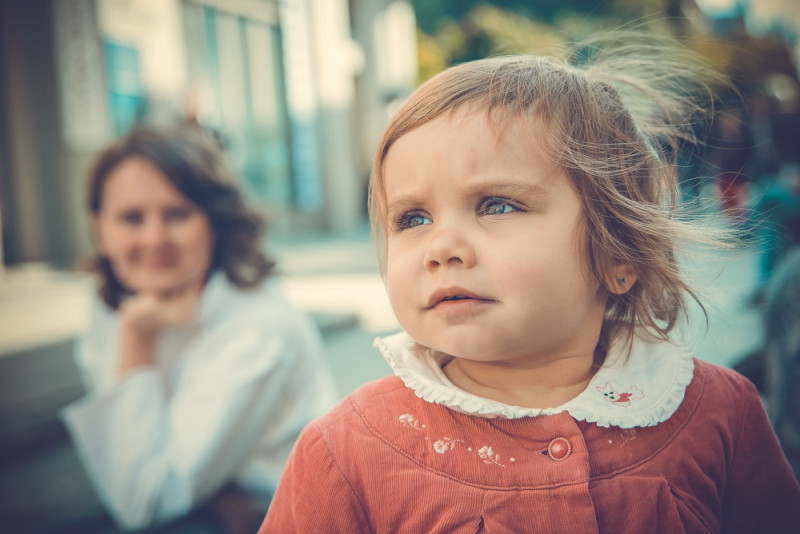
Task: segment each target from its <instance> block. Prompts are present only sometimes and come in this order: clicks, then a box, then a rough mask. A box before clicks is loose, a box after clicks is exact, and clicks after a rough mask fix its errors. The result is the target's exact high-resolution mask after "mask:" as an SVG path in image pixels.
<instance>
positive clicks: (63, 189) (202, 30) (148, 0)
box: [0, 0, 416, 268]
mask: <svg viewBox="0 0 800 534" xmlns="http://www.w3.org/2000/svg"><path fill="white" fill-rule="evenodd" d="M415 44H416V43H415V24H414V15H413V10H412V8H411V7H410V5H409V3H408V2H406V1H405V0H349V1H348V0H282V1H280V2H278V1H277V0H224V1H223V0H36V1H33V2H31V1H27V0H10V1H4V2H2V3H0V114H1V115H0V116H2V120H0V216H1V217H2V218H1V219H0V220H1V221H2V235H3V243H2V255H3V261H2V264H3V265H8V266H11V265H17V264H21V263H28V262H45V263H47V264H50V265H54V266H57V267H63V268H69V267H74V266H75V264H76V261H77V260H79V259H80V258H81V257H84V256H86V255H87V254H88V253H89V252H90V251H91V242H90V237H89V235H88V234H89V233H88V221H87V218H86V214H85V209H84V203H85V200H84V194H85V192H84V182H85V175H86V172H87V170H88V167H89V165H90V164H91V161H92V158H93V157H94V155H95V154H96V153H97V152H98V151H99V150H101V149H102V148H103V147H104V146H105V145H107V144H108V143H109V142H111V141H112V140H113V139H115V138H116V137H118V136H120V135H122V134H124V133H125V132H126V131H128V130H129V129H130V127H131V126H133V125H134V124H136V123H137V122H138V121H147V122H154V123H174V122H176V121H192V122H197V123H199V124H200V125H202V126H203V127H205V128H208V129H210V130H212V131H213V132H214V133H215V135H217V136H218V137H219V139H220V140H221V142H222V143H223V145H224V146H225V148H226V151H227V153H228V155H229V158H230V162H231V164H232V166H233V167H234V169H235V171H236V174H237V176H238V178H239V179H240V181H241V185H242V187H243V189H244V191H245V193H246V195H247V197H248V198H249V200H250V202H251V204H253V205H254V206H255V207H256V208H257V209H260V210H263V211H264V212H265V213H266V214H267V215H268V217H269V219H270V221H271V228H272V232H273V233H274V234H276V235H278V236H280V237H281V238H283V239H290V238H292V237H293V236H299V235H305V234H309V233H314V234H324V233H332V234H338V235H341V234H347V233H350V232H354V231H358V230H360V229H362V228H364V227H365V225H366V217H365V214H366V212H365V207H364V206H365V199H366V180H367V176H368V173H369V164H370V159H371V152H372V150H373V149H374V146H375V145H376V143H377V138H378V135H379V134H380V130H381V129H382V127H383V125H384V124H385V121H386V119H387V116H388V110H389V109H390V107H391V105H392V102H393V101H394V100H395V99H397V98H401V97H403V96H404V95H405V94H407V93H408V92H409V91H410V90H411V89H412V88H413V83H414V78H415V74H416V48H415Z"/></svg>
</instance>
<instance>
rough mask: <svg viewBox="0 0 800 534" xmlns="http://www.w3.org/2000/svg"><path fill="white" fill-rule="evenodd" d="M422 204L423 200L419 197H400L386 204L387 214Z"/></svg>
mask: <svg viewBox="0 0 800 534" xmlns="http://www.w3.org/2000/svg"><path fill="white" fill-rule="evenodd" d="M421 202H422V199H421V198H420V197H419V196H417V195H400V196H398V197H395V198H393V199H392V200H391V202H388V203H387V204H386V213H391V212H392V211H395V210H398V209H403V208H405V207H406V206H415V205H418V204H420V203H421Z"/></svg>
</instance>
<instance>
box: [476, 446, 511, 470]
mask: <svg viewBox="0 0 800 534" xmlns="http://www.w3.org/2000/svg"><path fill="white" fill-rule="evenodd" d="M478 456H480V457H481V458H483V463H485V464H495V465H499V466H500V467H505V466H504V465H503V464H501V463H500V455H499V454H497V453H496V452H494V449H492V448H491V447H490V446H489V445H484V446H483V447H481V448H480V449H478Z"/></svg>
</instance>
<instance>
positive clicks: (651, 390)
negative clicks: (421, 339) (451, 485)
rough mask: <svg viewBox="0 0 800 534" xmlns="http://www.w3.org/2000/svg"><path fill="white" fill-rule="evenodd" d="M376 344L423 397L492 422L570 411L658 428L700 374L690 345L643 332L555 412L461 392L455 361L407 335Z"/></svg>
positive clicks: (615, 348)
mask: <svg viewBox="0 0 800 534" xmlns="http://www.w3.org/2000/svg"><path fill="white" fill-rule="evenodd" d="M374 345H375V346H376V347H377V348H378V349H380V351H381V353H382V354H383V357H384V358H385V359H386V361H387V362H388V363H389V365H390V366H391V367H392V369H393V370H394V374H396V375H397V376H398V377H400V379H401V380H402V381H403V382H404V383H405V385H406V386H408V387H409V388H411V389H413V390H414V392H415V393H416V394H417V396H418V397H420V398H422V399H423V400H426V401H428V402H432V403H436V404H442V405H444V406H447V407H448V408H451V409H453V410H456V411H459V412H462V413H466V414H469V415H475V416H479V417H488V418H491V417H503V418H506V419H518V418H521V417H535V416H539V415H553V414H557V413H560V412H564V411H566V412H568V413H569V414H570V415H571V416H572V417H573V418H574V419H576V420H578V421H586V422H590V423H596V424H598V425H599V426H603V427H608V426H612V425H613V426H617V427H620V428H634V427H645V426H654V425H657V424H658V423H661V422H663V421H666V420H667V419H669V418H670V417H671V416H672V414H673V413H675V411H676V410H677V409H678V407H679V406H680V404H681V402H682V401H683V396H684V393H685V392H686V387H687V386H688V385H689V383H690V382H691V381H692V376H693V374H694V362H693V360H692V355H691V354H690V353H689V352H688V351H687V350H686V349H685V348H684V347H681V346H679V345H675V344H673V343H670V342H666V341H661V340H658V339H655V338H653V337H651V336H648V335H647V334H645V333H643V332H639V333H637V335H636V336H634V339H633V344H632V346H631V351H630V355H628V354H627V353H626V350H625V349H626V348H627V347H626V346H625V345H626V344H624V343H616V344H612V346H611V348H610V349H609V352H608V355H607V357H606V361H605V363H604V364H603V366H602V367H601V368H600V369H599V370H598V371H597V373H595V375H594V377H592V379H591V381H590V382H589V385H588V386H587V387H586V389H585V390H584V391H583V392H582V393H581V394H580V395H578V396H577V397H575V398H574V399H572V400H570V401H568V402H566V403H564V404H562V405H561V406H556V407H554V408H542V409H539V408H524V407H521V406H511V405H508V404H504V403H502V402H497V401H493V400H489V399H485V398H483V397H479V396H477V395H473V394H471V393H467V392H466V391H463V390H461V389H459V388H458V387H456V386H455V385H454V384H453V383H452V382H450V380H449V379H448V378H447V376H445V374H444V372H443V371H442V368H441V367H442V364H443V363H444V362H445V361H446V358H449V357H447V356H445V355H442V354H441V353H436V352H435V351H432V350H430V349H428V348H426V347H423V346H421V345H419V344H418V343H416V342H415V341H414V340H413V339H411V337H409V336H408V334H406V333H405V332H400V333H399V334H394V335H391V336H387V337H384V338H378V339H376V340H375V343H374ZM626 356H628V357H627V358H626Z"/></svg>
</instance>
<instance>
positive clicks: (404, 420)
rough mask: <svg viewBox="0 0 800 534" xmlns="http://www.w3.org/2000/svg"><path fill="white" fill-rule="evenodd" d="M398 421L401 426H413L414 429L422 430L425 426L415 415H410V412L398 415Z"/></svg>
mask: <svg viewBox="0 0 800 534" xmlns="http://www.w3.org/2000/svg"><path fill="white" fill-rule="evenodd" d="M397 419H398V421H400V424H401V425H403V426H407V427H409V428H413V429H414V430H419V431H422V429H424V428H425V425H423V424H422V423H420V422H419V421H418V420H417V418H416V417H414V416H413V415H411V414H410V413H404V414H403V415H401V416H400V417H398V418H397Z"/></svg>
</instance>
